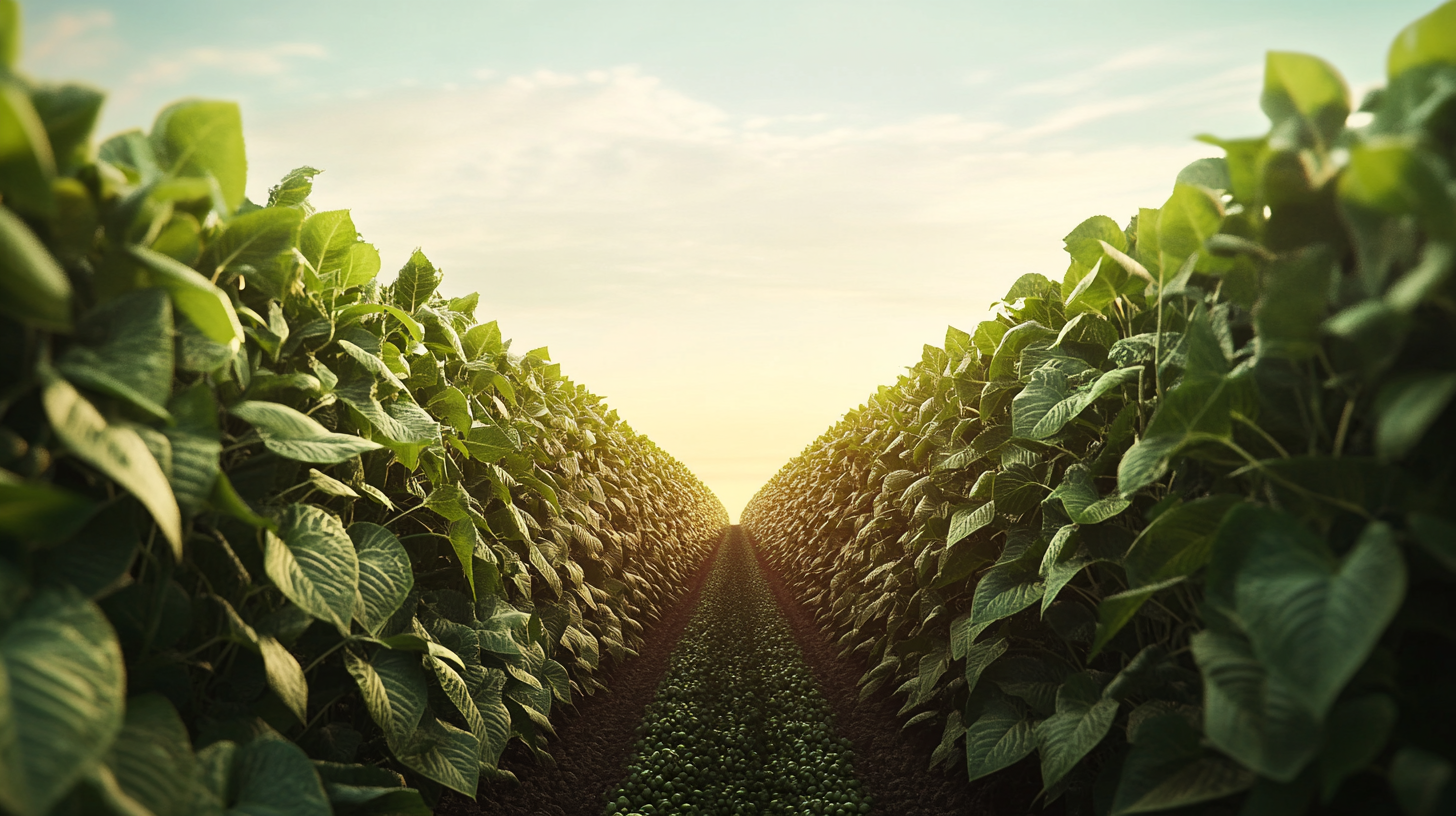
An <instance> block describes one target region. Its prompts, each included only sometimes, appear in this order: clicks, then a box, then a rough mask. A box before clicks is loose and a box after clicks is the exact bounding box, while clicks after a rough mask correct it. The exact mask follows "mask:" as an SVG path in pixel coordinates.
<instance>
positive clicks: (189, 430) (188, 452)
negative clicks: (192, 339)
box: [162, 382, 222, 513]
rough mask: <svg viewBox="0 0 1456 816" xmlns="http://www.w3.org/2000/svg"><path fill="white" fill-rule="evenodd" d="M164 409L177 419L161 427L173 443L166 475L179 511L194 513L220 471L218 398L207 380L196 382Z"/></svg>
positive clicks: (200, 507) (199, 507) (178, 394)
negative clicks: (170, 465)
mask: <svg viewBox="0 0 1456 816" xmlns="http://www.w3.org/2000/svg"><path fill="white" fill-rule="evenodd" d="M167 409H168V410H169V411H170V412H171V414H172V417H173V419H174V420H175V422H176V424H174V425H171V426H168V427H165V428H163V429H162V433H164V434H165V435H166V437H167V440H168V441H169V442H171V444H172V470H171V472H170V473H169V474H168V478H169V480H170V481H171V484H172V492H173V494H175V495H176V497H177V504H178V505H180V506H181V508H182V511H183V512H184V513H195V512H197V511H199V510H201V509H202V508H203V506H204V505H205V504H206V503H207V501H208V498H209V497H211V496H212V494H213V490H214V487H215V484H216V482H217V477H218V474H219V473H220V472H221V471H220V465H219V462H218V458H219V456H220V455H221V454H222V442H221V441H220V440H219V438H218V437H219V428H218V421H217V412H218V408H217V399H216V397H214V396H213V392H212V389H211V388H209V387H208V385H207V383H205V382H198V383H195V384H193V385H192V386H191V387H190V388H187V389H185V390H183V391H179V392H178V393H177V394H176V395H175V396H173V397H172V401H171V402H170V403H169V404H168V405H167Z"/></svg>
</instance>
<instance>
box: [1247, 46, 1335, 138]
mask: <svg viewBox="0 0 1456 816" xmlns="http://www.w3.org/2000/svg"><path fill="white" fill-rule="evenodd" d="M1259 105H1260V107H1262V108H1263V109H1264V113H1265V114H1267V115H1268V117H1269V119H1270V121H1271V122H1273V124H1274V133H1275V134H1276V135H1278V136H1279V137H1282V138H1284V139H1291V137H1293V138H1294V139H1299V137H1301V136H1302V137H1304V138H1303V139H1300V140H1299V141H1295V145H1299V146H1304V144H1302V143H1301V142H1304V143H1307V142H1305V140H1309V141H1313V142H1314V144H1316V145H1318V146H1319V147H1321V148H1328V147H1329V146H1331V144H1332V143H1333V142H1334V140H1335V137H1337V136H1339V134H1340V133H1341V132H1342V131H1343V130H1344V129H1345V120H1346V119H1347V118H1349V116H1350V89H1349V88H1348V87H1347V86H1346V85H1345V80H1344V78H1342V77H1341V76H1340V74H1339V72H1338V71H1336V70H1335V69H1334V67H1333V66H1331V65H1330V64H1329V63H1328V62H1325V61H1324V60H1322V59H1320V58H1319V57H1312V56H1310V55H1308V54H1296V53H1291V52H1288V51H1270V52H1269V53H1268V55H1267V56H1266V57H1265V60H1264V93H1263V95H1262V96H1261V97H1260V98H1259ZM1291 131H1292V132H1291Z"/></svg>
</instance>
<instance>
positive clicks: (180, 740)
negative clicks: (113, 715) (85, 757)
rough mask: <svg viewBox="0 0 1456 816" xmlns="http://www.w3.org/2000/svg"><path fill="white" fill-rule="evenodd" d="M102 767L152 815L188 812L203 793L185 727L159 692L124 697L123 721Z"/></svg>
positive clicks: (185, 814)
mask: <svg viewBox="0 0 1456 816" xmlns="http://www.w3.org/2000/svg"><path fill="white" fill-rule="evenodd" d="M106 765H107V767H108V768H110V769H111V772H112V774H113V775H114V776H115V777H116V782H117V784H118V785H119V786H120V787H121V789H122V790H123V791H125V793H126V795H127V796H130V797H131V798H132V799H133V800H135V801H136V803H137V804H139V805H141V806H143V807H145V808H146V809H147V810H149V811H151V813H152V814H153V816H188V814H191V813H194V812H195V810H194V807H195V805H196V802H197V799H198V797H200V796H201V795H202V794H203V791H202V789H201V786H200V784H199V782H198V768H197V759H196V757H194V756H193V754H192V741H191V739H190V738H189V737H188V735H187V726H186V725H184V724H183V722H182V718H181V717H180V716H178V715H177V709H175V708H173V707H172V704H171V703H170V702H168V700H167V698H165V697H163V696H161V695H160V694H144V695H141V696H138V697H133V698H131V699H130V700H127V701H126V724H125V726H124V727H123V728H122V729H121V733H119V734H118V735H117V737H116V741H115V742H113V743H112V744H111V750H110V751H108V752H107V754H106Z"/></svg>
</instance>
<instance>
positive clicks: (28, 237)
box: [0, 103, 71, 332]
mask: <svg viewBox="0 0 1456 816" xmlns="http://www.w3.org/2000/svg"><path fill="white" fill-rule="evenodd" d="M0 104H3V103H0ZM0 119H3V116H0ZM0 127H3V126H0ZM3 138H4V137H3V135H0V145H3ZM0 150H3V147H0ZM0 167H3V160H0ZM0 269H4V270H5V274H3V275H0V312H3V313H4V314H6V315H7V316H9V317H12V318H14V319H16V320H19V321H20V322H22V323H24V324H26V325H28V326H34V327H35V328H38V329H43V330H46V331H54V332H69V331H70V330H71V281H70V279H69V278H67V277H66V273H65V272H64V271H63V270H62V269H61V267H60V264H58V263H56V259H55V258H54V257H52V256H51V254H50V252H49V251H48V250H47V249H46V248H45V245H44V244H42V243H41V242H40V239H39V238H37V237H36V236H35V233H33V232H31V231H30V227H28V226H26V225H25V222H24V221H22V220H20V219H19V218H17V217H16V216H15V214H14V213H12V212H10V211H9V210H8V209H5V208H3V207H0Z"/></svg>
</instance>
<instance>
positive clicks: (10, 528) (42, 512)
mask: <svg viewBox="0 0 1456 816" xmlns="http://www.w3.org/2000/svg"><path fill="white" fill-rule="evenodd" d="M95 509H96V505H95V504H93V503H92V502H90V501H87V500H86V499H84V498H82V497H80V496H77V495H76V494H74V493H72V492H70V491H68V490H62V489H61V488H59V487H56V486H55V485H53V484H51V483H49V482H42V481H27V480H25V479H22V478H20V477H19V476H16V475H15V474H14V473H11V472H10V471H8V470H0V533H4V534H5V535H7V536H13V537H15V538H18V539H20V540H21V541H37V542H42V543H54V542H57V541H64V540H65V539H67V538H69V537H70V535H71V534H72V533H74V532H75V531H76V528H77V527H78V526H79V525H81V524H83V523H85V521H86V519H87V518H89V517H90V515H91V513H92V512H93V511H94V510H95Z"/></svg>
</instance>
